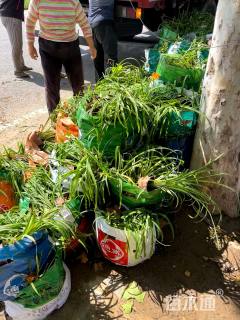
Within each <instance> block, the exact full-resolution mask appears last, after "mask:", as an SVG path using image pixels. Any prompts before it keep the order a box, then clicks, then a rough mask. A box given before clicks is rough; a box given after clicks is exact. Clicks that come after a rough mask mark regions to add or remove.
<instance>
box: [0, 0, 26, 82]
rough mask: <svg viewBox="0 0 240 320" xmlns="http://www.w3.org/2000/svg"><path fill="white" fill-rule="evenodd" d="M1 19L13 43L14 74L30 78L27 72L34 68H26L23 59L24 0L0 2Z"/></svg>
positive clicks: (0, 0) (1, 0)
mask: <svg viewBox="0 0 240 320" xmlns="http://www.w3.org/2000/svg"><path fill="white" fill-rule="evenodd" d="M0 18H1V22H2V24H3V25H4V27H5V28H6V30H7V33H8V37H9V40H10V42H11V47H12V59H13V64H14V69H15V70H14V74H15V76H16V77H17V78H28V77H29V75H28V74H27V73H26V71H30V70H32V68H28V67H26V66H25V64H24V59H23V39H22V22H23V21H24V0H0Z"/></svg>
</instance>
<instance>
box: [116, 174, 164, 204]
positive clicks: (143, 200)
mask: <svg viewBox="0 0 240 320" xmlns="http://www.w3.org/2000/svg"><path fill="white" fill-rule="evenodd" d="M110 185H111V189H112V192H113V193H114V194H115V196H116V197H118V198H119V199H120V197H121V199H122V203H123V204H124V205H125V206H127V207H128V208H129V209H133V208H138V207H144V206H149V205H157V204H161V203H162V202H163V201H164V200H166V196H167V195H166V192H163V191H162V190H160V189H158V190H152V191H145V190H143V189H140V188H139V187H138V186H137V185H135V184H132V183H130V182H125V181H121V182H120V181H119V180H115V179H111V180H110Z"/></svg>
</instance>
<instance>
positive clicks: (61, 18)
mask: <svg viewBox="0 0 240 320" xmlns="http://www.w3.org/2000/svg"><path fill="white" fill-rule="evenodd" d="M37 20H39V25H40V35H39V36H40V37H41V38H43V39H46V40H51V41H56V42H70V41H74V40H76V39H77V38H78V34H77V33H76V24H79V26H80V28H81V29H82V31H83V35H84V37H85V38H88V37H91V36H92V30H91V27H90V25H89V23H88V20H87V17H86V15H85V13H84V11H83V8H82V6H81V4H80V2H79V0H31V2H30V6H29V10H28V16H27V21H26V31H27V40H28V42H29V43H33V42H34V32H35V25H36V22H37Z"/></svg>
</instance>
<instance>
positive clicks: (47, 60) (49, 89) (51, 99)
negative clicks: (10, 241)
mask: <svg viewBox="0 0 240 320" xmlns="http://www.w3.org/2000/svg"><path fill="white" fill-rule="evenodd" d="M45 42H47V40H44V39H39V53H40V56H41V63H42V68H43V74H44V81H45V92H46V101H47V108H48V112H49V113H51V112H52V111H54V109H55V108H56V107H57V105H58V104H59V102H60V77H61V70H62V62H61V60H60V59H58V58H56V57H55V56H54V55H53V54H52V53H54V49H52V51H53V52H52V53H51V54H50V53H49V51H48V49H49V48H46V47H45ZM47 45H49V41H48V43H47ZM50 45H51V44H50ZM46 50H47V51H46Z"/></svg>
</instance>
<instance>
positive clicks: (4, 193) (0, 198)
mask: <svg viewBox="0 0 240 320" xmlns="http://www.w3.org/2000/svg"><path fill="white" fill-rule="evenodd" d="M15 205H16V197H15V191H14V188H13V185H12V184H11V182H10V181H9V176H8V174H7V173H6V172H5V171H4V170H0V213H1V212H5V211H8V210H10V209H11V208H12V207H14V206H15Z"/></svg>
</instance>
